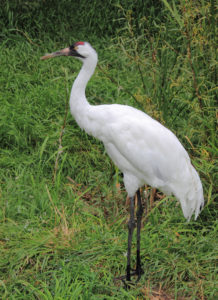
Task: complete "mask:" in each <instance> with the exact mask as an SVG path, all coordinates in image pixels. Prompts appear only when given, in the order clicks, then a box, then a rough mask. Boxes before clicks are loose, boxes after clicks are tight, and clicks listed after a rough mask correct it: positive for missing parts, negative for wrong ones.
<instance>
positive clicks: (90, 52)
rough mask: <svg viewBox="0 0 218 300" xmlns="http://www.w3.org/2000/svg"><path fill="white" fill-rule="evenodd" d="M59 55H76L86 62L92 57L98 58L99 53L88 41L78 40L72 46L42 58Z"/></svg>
mask: <svg viewBox="0 0 218 300" xmlns="http://www.w3.org/2000/svg"><path fill="white" fill-rule="evenodd" d="M57 56H74V57H76V58H78V59H79V60H81V61H83V62H84V61H85V60H86V59H88V58H90V57H96V58H97V53H96V51H95V50H94V49H93V48H92V46H91V45H90V44H89V43H88V42H77V43H75V44H73V45H71V46H70V47H67V48H64V49H62V50H59V51H56V52H53V53H50V54H46V55H44V56H42V57H41V59H43V60H44V59H48V58H53V57H57Z"/></svg>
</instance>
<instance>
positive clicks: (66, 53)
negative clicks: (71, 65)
mask: <svg viewBox="0 0 218 300" xmlns="http://www.w3.org/2000/svg"><path fill="white" fill-rule="evenodd" d="M71 55H72V49H70V47H68V48H64V49H62V50H59V51H56V52H53V53H50V54H45V55H44V56H42V57H41V58H40V59H42V60H45V59H48V58H53V57H57V56H71Z"/></svg>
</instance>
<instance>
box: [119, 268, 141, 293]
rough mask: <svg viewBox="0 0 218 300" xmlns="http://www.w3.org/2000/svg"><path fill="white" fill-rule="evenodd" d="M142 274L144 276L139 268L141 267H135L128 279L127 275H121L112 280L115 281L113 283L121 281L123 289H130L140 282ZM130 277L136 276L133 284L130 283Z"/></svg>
mask: <svg viewBox="0 0 218 300" xmlns="http://www.w3.org/2000/svg"><path fill="white" fill-rule="evenodd" d="M142 274H144V271H143V269H142V268H141V266H139V267H137V268H136V269H135V270H133V271H132V272H131V273H130V276H129V278H127V277H128V276H127V275H122V276H119V277H116V278H114V280H115V281H117V280H121V281H122V282H123V284H124V287H125V289H130V288H131V287H132V286H134V285H135V284H136V283H138V282H139V280H140V278H141V275H142ZM132 276H138V277H137V279H136V281H135V282H132V281H131V279H130V278H131V277H132Z"/></svg>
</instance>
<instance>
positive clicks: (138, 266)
mask: <svg viewBox="0 0 218 300" xmlns="http://www.w3.org/2000/svg"><path fill="white" fill-rule="evenodd" d="M137 199H138V202H137V203H138V209H137V213H136V216H137V256H136V274H137V275H138V279H137V281H138V280H139V279H140V277H141V275H142V274H143V270H142V268H141V257H140V233H141V220H142V214H143V207H142V201H141V195H140V190H138V191H137Z"/></svg>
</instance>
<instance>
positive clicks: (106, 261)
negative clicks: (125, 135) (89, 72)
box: [0, 0, 218, 300]
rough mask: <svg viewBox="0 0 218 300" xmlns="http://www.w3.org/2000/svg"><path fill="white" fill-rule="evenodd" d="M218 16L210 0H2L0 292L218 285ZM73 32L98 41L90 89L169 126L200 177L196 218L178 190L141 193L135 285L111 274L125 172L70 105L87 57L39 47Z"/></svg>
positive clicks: (116, 259) (63, 294)
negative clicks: (189, 217) (184, 208)
mask: <svg viewBox="0 0 218 300" xmlns="http://www.w3.org/2000/svg"><path fill="white" fill-rule="evenodd" d="M216 17H217V14H216V6H215V1H214V0H210V1H205V0H195V1H194V0H172V1H168V0H155V1H154V0H138V1H132V0H131V1H130V0H125V1H124V0H114V1H113V0H108V1H98V0H93V1H87V0H80V1H72V0H71V1H70V0H58V1H57V0H52V1H51V0H46V1H43V0H41V1H40V0H38V1H37V0H32V1H22V0H17V1H13V0H10V1H9V0H8V1H7V0H2V1H1V10H0V28H1V31H0V40H1V44H0V70H1V72H0V104H1V111H0V151H1V152H0V166H1V168H0V207H1V209H0V298H1V299H87V300H90V299H217V297H218V295H217V286H218V285H217V265H216V262H217V261H216V258H217V257H216V256H217V210H216V209H217V207H216V203H215V198H216V197H217V191H216V189H215V187H216V183H217V168H216V157H217V146H216V126H217V124H216V120H217V119H216V118H217V111H216V103H215V99H216V92H217V89H216V79H217V69H216V66H217V64H216V47H215V46H216V21H217V20H216ZM78 40H87V41H89V42H90V43H91V44H92V45H93V46H94V47H95V48H96V50H97V52H98V54H99V64H98V68H97V69H96V72H95V74H94V76H93V78H92V79H91V81H90V83H89V85H88V87H87V97H88V99H89V101H90V102H91V103H92V104H101V103H123V104H129V105H132V106H135V107H137V108H139V109H141V110H143V111H145V112H147V113H148V114H149V115H151V116H152V117H154V118H156V119H157V120H159V121H160V122H161V123H162V124H164V125H165V126H167V127H168V128H170V129H171V130H172V131H173V132H174V133H175V134H176V135H177V136H178V137H179V139H180V141H181V142H182V143H183V145H184V146H185V148H186V149H187V151H188V153H189V155H190V157H191V159H192V162H193V165H194V166H195V168H196V169H197V171H198V172H199V174H200V177H201V179H202V183H203V187H204V195H205V208H204V210H203V212H202V213H201V215H200V217H199V218H198V220H197V221H196V222H194V221H191V222H190V223H186V222H185V220H184V218H183V215H182V212H181V209H180V207H179V205H178V203H177V201H176V200H175V199H172V197H165V196H164V195H162V194H160V193H159V192H158V193H157V194H156V196H155V199H154V201H153V198H152V196H149V197H150V200H149V201H148V200H146V199H147V197H145V198H146V199H145V200H144V201H145V203H147V205H148V208H147V212H146V215H145V216H144V219H143V228H142V261H143V265H144V270H145V274H144V275H143V276H142V278H141V280H140V282H139V283H137V284H136V285H134V286H133V287H132V288H131V289H130V290H125V289H124V287H123V285H122V283H121V282H117V281H114V277H116V276H119V275H120V274H124V273H125V265H126V257H125V252H126V243H127V230H126V228H127V226H126V224H127V221H128V205H126V199H125V198H126V194H125V190H124V188H123V184H122V176H121V174H120V173H119V170H117V169H116V168H115V167H114V165H113V164H112V162H111V161H110V159H109V158H108V156H107V155H106V153H105V152H104V148H103V146H102V144H101V143H99V142H98V141H96V140H95V139H93V138H92V137H90V136H88V135H86V134H85V133H84V132H82V131H81V130H80V129H79V128H78V126H77V125H76V123H75V121H74V120H73V118H72V116H71V115H70V113H69V110H68V99H69V93H70V88H71V85H72V82H73V80H74V79H75V77H76V75H77V73H78V71H79V69H80V67H81V65H80V63H79V62H77V61H75V60H73V59H71V58H67V57H66V58H60V59H54V60H50V61H40V56H42V55H44V53H46V52H52V51H55V50H58V49H61V48H63V47H65V46H67V45H69V44H72V43H73V42H75V41H78ZM163 142H164V141H163ZM146 194H147V195H152V193H151V191H150V190H149V188H148V187H146ZM134 242H135V241H134ZM134 250H135V247H133V253H134Z"/></svg>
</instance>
